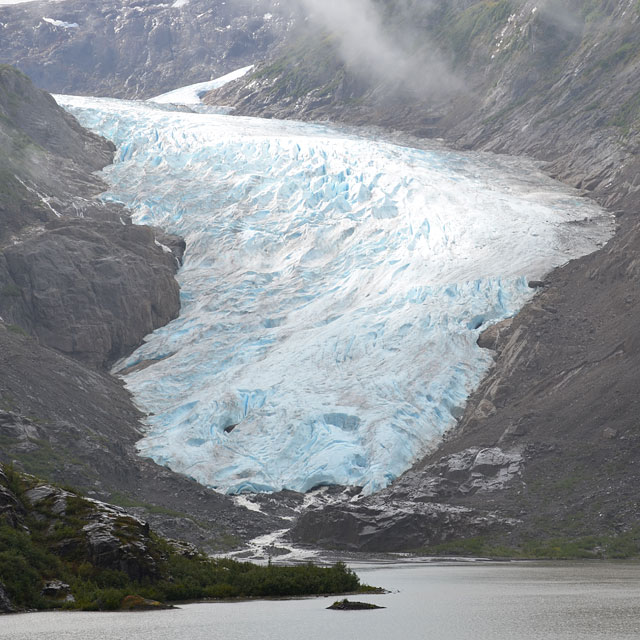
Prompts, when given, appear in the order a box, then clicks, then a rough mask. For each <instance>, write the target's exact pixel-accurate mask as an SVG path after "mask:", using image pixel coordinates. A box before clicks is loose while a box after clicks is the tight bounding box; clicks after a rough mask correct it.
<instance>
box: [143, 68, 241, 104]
mask: <svg viewBox="0 0 640 640" xmlns="http://www.w3.org/2000/svg"><path fill="white" fill-rule="evenodd" d="M251 69H253V65H250V66H248V67H243V68H242V69H237V70H236V71H232V72H231V73H227V74H226V75H224V76H221V77H219V78H216V79H215V80H208V81H206V82H199V83H197V84H192V85H189V86H187V87H181V88H180V89H174V90H173V91H169V92H168V93H163V94H162V95H159V96H156V97H155V98H149V100H148V101H147V102H155V103H157V104H199V103H200V102H201V98H202V96H203V95H204V94H205V93H207V92H208V91H212V90H213V89H219V88H220V87H223V86H224V85H225V84H229V82H233V81H234V80H238V79H239V78H242V76H245V75H246V74H247V73H249V71H251Z"/></svg>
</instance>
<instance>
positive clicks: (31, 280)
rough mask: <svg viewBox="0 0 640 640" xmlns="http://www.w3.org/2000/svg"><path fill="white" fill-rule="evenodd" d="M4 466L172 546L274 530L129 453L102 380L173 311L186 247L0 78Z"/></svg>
mask: <svg viewBox="0 0 640 640" xmlns="http://www.w3.org/2000/svg"><path fill="white" fill-rule="evenodd" d="M0 138H1V139H2V140H3V150H6V153H3V154H2V155H1V156H0V166H1V167H2V169H1V173H0V176H2V183H0V219H1V220H2V225H1V226H0V231H1V234H2V235H1V242H0V249H1V252H0V317H1V318H2V319H1V320H0V345H1V348H0V461H3V462H13V463H14V464H15V465H16V466H17V467H19V468H21V469H23V470H25V471H28V472H31V473H37V474H39V475H40V476H41V477H44V478H46V479H47V480H49V481H57V482H60V483H64V484H71V485H73V486H76V487H78V488H81V489H83V490H84V491H86V492H87V493H88V495H91V496H94V497H98V498H101V499H103V500H104V499H109V500H111V501H116V502H120V503H121V504H123V505H125V506H127V507H130V508H131V509H133V510H134V511H136V512H137V513H139V514H140V515H141V516H144V517H145V518H147V519H149V520H151V521H160V522H161V524H160V528H161V530H163V531H165V532H170V533H171V534H173V535H175V536H180V537H182V538H189V539H191V540H196V541H198V542H199V543H200V544H203V545H205V546H206V545H209V546H214V547H216V546H220V545H222V546H224V545H226V544H234V543H236V542H237V541H238V540H239V539H244V538H246V537H250V536H253V535H256V534H257V533H259V532H262V531H264V530H265V529H266V528H272V527H274V526H278V525H279V523H280V521H279V520H278V519H277V518H276V519H270V518H268V517H266V516H262V515H256V514H250V513H249V512H248V511H247V510H246V509H244V508H242V509H240V508H236V507H235V505H234V504H233V503H232V501H231V500H230V499H229V498H227V497H224V496H221V495H219V494H217V493H215V492H213V491H209V490H206V489H204V488H203V487H201V486H200V485H197V484H196V483H195V482H193V481H190V480H188V479H187V478H184V477H182V476H179V475H177V474H174V473H172V472H170V471H168V470H167V469H165V468H163V467H159V466H158V465H155V464H153V463H151V462H150V461H145V460H140V459H139V458H138V456H137V455H136V451H135V442H136V441H137V440H138V439H139V437H140V434H141V428H142V427H141V422H140V418H141V417H142V416H141V414H140V412H139V411H138V410H137V409H136V408H135V406H134V405H133V403H132V401H131V398H130V396H129V394H128V393H127V392H126V390H125V389H124V387H123V386H122V384H121V383H120V382H119V381H117V380H116V379H114V378H113V377H111V376H110V375H109V374H108V372H107V370H108V367H109V365H110V364H112V363H113V362H114V361H115V360H116V359H118V358H119V357H121V356H123V355H125V354H127V353H129V352H130V351H132V350H133V349H134V348H136V347H137V346H138V345H139V344H140V343H141V342H142V339H143V338H144V336H145V335H146V334H148V333H149V332H151V331H153V329H155V328H157V327H159V326H161V325H163V324H165V323H166V322H168V321H169V320H171V319H173V318H174V317H175V316H176V315H177V313H178V311H179V308H180V301H179V290H178V285H177V283H176V281H175V279H174V274H175V271H176V269H177V267H178V264H179V261H180V260H181V257H182V252H183V251H184V242H183V241H182V240H181V239H180V238H177V237H172V236H167V235H166V234H164V233H162V232H161V231H160V230H158V229H152V228H150V227H144V226H138V225H133V224H131V222H130V219H129V215H128V212H127V211H126V210H125V209H124V208H123V207H121V206H117V205H113V204H111V205H105V204H103V203H102V202H101V201H99V200H98V199H97V198H96V196H97V194H98V193H99V192H101V191H103V190H104V188H105V185H104V183H103V182H102V181H101V180H100V179H99V178H98V177H96V176H95V175H94V174H93V173H92V171H93V170H97V169H99V168H101V167H103V166H104V165H106V164H107V163H109V162H111V159H112V156H113V151H114V148H113V145H112V144H111V143H109V142H107V141H106V140H104V139H102V138H99V137H98V136H95V135H93V134H91V133H90V132H88V131H86V130H84V129H82V128H81V127H80V126H79V125H78V123H77V122H76V120H75V119H74V118H72V117H71V116H70V115H69V114H67V113H66V112H65V111H64V110H62V109H61V108H59V107H58V105H57V104H56V103H55V101H54V100H53V99H52V98H51V96H50V95H49V94H47V93H46V92H44V91H42V90H39V89H36V88H35V87H34V86H33V84H32V83H31V82H30V80H29V79H28V78H27V77H26V76H24V75H23V74H21V73H20V72H18V71H16V70H15V69H12V68H9V67H2V68H0Z"/></svg>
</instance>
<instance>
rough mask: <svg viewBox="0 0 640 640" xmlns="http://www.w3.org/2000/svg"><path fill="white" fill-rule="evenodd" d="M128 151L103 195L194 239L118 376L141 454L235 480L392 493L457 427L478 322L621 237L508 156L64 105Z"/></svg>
mask: <svg viewBox="0 0 640 640" xmlns="http://www.w3.org/2000/svg"><path fill="white" fill-rule="evenodd" d="M58 100H59V101H60V102H61V104H63V105H64V106H66V107H67V108H68V109H69V110H71V111H72V112H73V113H74V114H75V115H76V116H77V117H78V118H79V119H80V121H81V123H82V124H84V125H85V126H88V127H89V128H91V129H93V130H95V131H96V132H98V133H100V134H102V135H105V136H106V137H108V138H111V139H112V140H114V141H115V143H116V144H117V145H118V155H117V158H116V162H115V164H114V165H113V166H111V167H109V168H108V169H106V170H105V171H104V177H105V179H106V180H107V181H108V183H109V185H110V191H109V192H108V193H106V194H104V196H103V197H104V198H106V199H110V200H115V201H119V202H123V203H125V204H127V205H128V206H130V207H131V208H132V210H133V211H134V214H135V220H136V222H138V223H150V224H154V225H159V226H162V227H164V228H165V229H167V230H169V231H172V232H175V233H178V234H181V235H183V236H184V237H185V239H186V241H187V246H188V249H187V254H186V259H185V263H184V266H183V267H182V269H181V270H180V272H179V281H180V285H181V289H182V312H181V315H180V317H179V318H178V319H177V320H175V321H174V322H172V323H171V324H169V325H168V326H166V327H164V328H162V329H160V330H158V331H156V332H155V333H154V334H152V335H150V336H149V337H148V338H147V342H146V344H144V345H143V346H142V347H141V348H140V349H138V350H137V351H136V352H135V353H134V354H133V355H132V356H131V357H130V358H128V359H126V361H124V362H122V363H120V367H131V366H133V365H135V364H136V363H141V362H145V361H153V362H154V364H152V366H149V367H147V368H144V369H140V370H136V371H134V372H131V373H128V374H126V375H125V380H126V384H127V386H128V388H129V389H130V390H131V391H132V392H133V394H134V396H135V399H136V402H137V403H138V404H139V406H140V407H141V408H142V409H143V410H144V411H145V412H148V413H149V414H150V416H149V418H148V421H147V422H148V425H147V426H148V431H147V433H146V435H145V436H144V438H143V439H142V440H141V441H140V443H139V451H140V453H141V454H142V455H144V456H149V457H151V458H153V459H154V460H155V461H157V462H158V463H160V464H165V465H168V466H169V467H171V468H172V469H174V470H176V471H179V472H182V473H185V474H187V475H189V476H192V477H193V478H195V479H196V480H198V481H199V482H201V483H203V484H206V485H209V486H212V487H215V488H218V489H220V490H222V491H227V492H231V493H239V492H245V491H274V490H279V489H281V488H289V489H294V490H299V491H306V490H308V489H311V488H312V487H314V486H317V485H320V484H334V483H339V484H349V485H361V486H364V487H365V491H366V492H371V491H374V490H377V489H380V488H382V487H384V486H385V485H387V484H388V483H389V482H390V481H391V480H392V479H393V478H394V477H396V476H397V475H398V474H400V473H401V472H402V471H404V470H405V469H406V468H407V467H408V466H410V464H411V463H412V462H413V461H414V460H415V459H416V457H417V456H419V455H420V454H421V453H424V452H425V450H426V449H427V448H428V447H429V446H431V445H432V444H433V442H434V439H436V438H437V437H438V436H439V435H440V434H442V432H443V431H444V430H445V429H447V428H448V427H450V426H451V425H452V424H454V423H455V417H456V416H457V415H458V414H459V413H460V412H461V410H462V407H463V406H464V404H465V400H466V398H467V396H468V394H469V392H470V391H471V390H472V389H473V388H474V387H475V386H476V385H477V384H478V383H479V381H480V380H481V378H482V376H483V374H484V373H485V372H486V369H487V367H488V366H489V364H490V362H491V356H490V354H489V353H487V352H486V351H483V350H481V349H479V348H478V347H477V346H476V339H477V336H478V333H479V331H481V330H482V328H485V327H486V326H487V325H488V324H489V323H491V322H494V321H497V320H499V319H501V318H504V317H506V316H509V315H511V314H513V313H514V312H516V311H517V310H518V309H519V308H520V307H521V306H522V304H523V303H524V302H525V301H526V300H527V299H528V298H529V297H530V296H531V295H532V292H531V290H530V289H529V288H528V287H527V284H526V280H527V278H540V277H542V276H543V274H544V273H546V272H547V271H548V270H550V269H551V268H552V267H553V266H556V265H558V264H561V263H564V262H565V261H567V260H568V259H570V258H572V257H576V256H579V255H583V254H585V253H588V252H590V251H592V250H593V249H594V248H595V247H596V246H598V244H600V243H602V242H603V241H604V240H605V239H606V238H607V237H608V236H609V235H610V232H611V228H612V227H611V220H610V219H609V218H608V217H607V216H605V215H603V213H602V211H600V210H599V209H598V208H597V207H596V206H595V205H593V204H591V203H589V202H587V201H585V200H582V199H580V198H578V197H576V195H575V194H573V193H571V192H569V191H568V190H566V189H565V188H564V187H561V186H560V185H558V184H556V183H553V182H552V181H550V180H548V179H546V178H545V177H544V176H542V175H541V174H540V173H539V172H537V171H536V170H535V168H534V167H533V166H532V165H530V164H526V163H524V164H523V163H522V162H519V161H515V160H513V159H510V158H498V157H494V156H489V155H482V154H476V155H465V154H457V153H453V152H450V151H443V150H436V149H434V150H430V151H429V150H427V151H424V150H417V149H412V148H404V147H400V146H394V145H392V144H389V143H385V142H381V141H376V140H371V139H367V138H364V137H358V136H355V135H350V134H345V133H343V132H341V131H339V130H334V129H331V128H328V127H324V126H317V125H308V124H301V123H294V122H278V121H263V120H258V119H249V118H236V117H229V116H222V115H202V114H193V113H180V112H176V111H171V110H170V108H169V107H162V106H158V105H152V104H144V103H135V102H126V101H118V100H111V99H94V98H75V97H64V96H63V97H58Z"/></svg>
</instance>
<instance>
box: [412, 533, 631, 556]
mask: <svg viewBox="0 0 640 640" xmlns="http://www.w3.org/2000/svg"><path fill="white" fill-rule="evenodd" d="M418 553H419V554H420V555H435V556H446V555H453V556H474V557H485V558H513V559H523V560H524V559H536V560H578V559H625V558H638V557H640V529H634V530H633V531H629V532H627V533H622V534H620V535H602V536H582V537H576V538H550V539H547V540H533V539H531V540H526V541H524V542H522V543H521V544H519V545H517V546H509V545H500V544H496V543H495V542H492V541H491V540H489V539H486V538H482V537H476V538H466V539H463V540H452V541H451V542H445V543H443V544H439V545H434V546H432V547H427V548H424V549H420V550H419V551H418Z"/></svg>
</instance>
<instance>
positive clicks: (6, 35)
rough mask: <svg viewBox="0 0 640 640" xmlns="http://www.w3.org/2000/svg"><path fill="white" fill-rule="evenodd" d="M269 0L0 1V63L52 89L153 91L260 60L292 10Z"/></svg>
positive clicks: (138, 94)
mask: <svg viewBox="0 0 640 640" xmlns="http://www.w3.org/2000/svg"><path fill="white" fill-rule="evenodd" d="M286 5H287V3H273V2H270V1H269V0H258V1H255V0H251V1H250V0H227V1H226V2H223V1H219V0H217V1H215V2H211V1H210V0H188V1H187V2H174V1H173V0H172V1H171V2H161V1H159V0H124V1H122V0H107V1H106V2H86V0H59V1H58V2H55V3H51V2H30V3H26V4H20V5H9V6H0V34H1V36H2V37H1V38H0V62H4V63H7V64H12V65H15V66H16V67H18V68H19V69H20V70H21V71H23V72H25V73H26V74H27V75H29V76H30V77H31V78H32V80H33V81H34V82H35V84H36V85H38V86H39V87H42V88H44V89H47V90H49V91H53V92H56V93H69V94H81V95H109V96H114V97H126V98H133V97H136V98H138V97H150V96H152V95H157V94H159V93H163V92H165V91H168V90H170V89H175V88H176V87H180V86H184V85H187V84H192V83H195V82H202V81H204V80H209V79H211V78H215V77H217V76H220V75H223V74H225V73H228V72H230V71H233V70H235V69H238V68H240V67H244V66H246V65H249V64H252V63H254V62H257V61H259V60H261V59H263V58H264V57H265V55H266V52H267V51H268V50H270V49H272V48H273V47H274V46H275V45H276V44H277V43H278V42H279V41H281V40H282V39H283V38H285V37H286V34H287V32H288V30H289V29H290V27H291V23H292V20H293V13H292V11H291V10H290V9H288V8H287V6H286Z"/></svg>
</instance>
